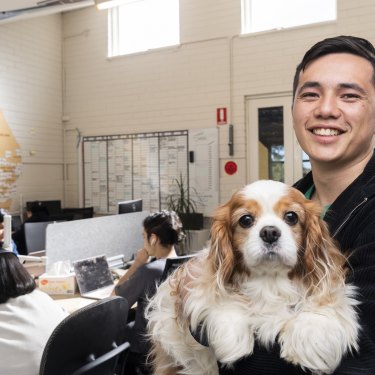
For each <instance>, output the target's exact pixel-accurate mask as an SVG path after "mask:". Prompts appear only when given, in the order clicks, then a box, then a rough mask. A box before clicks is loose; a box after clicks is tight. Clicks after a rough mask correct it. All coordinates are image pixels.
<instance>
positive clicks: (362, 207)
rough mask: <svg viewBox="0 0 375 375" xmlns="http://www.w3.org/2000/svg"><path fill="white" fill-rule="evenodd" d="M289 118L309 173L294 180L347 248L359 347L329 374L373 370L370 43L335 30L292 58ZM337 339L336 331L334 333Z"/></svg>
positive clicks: (374, 176)
mask: <svg viewBox="0 0 375 375" xmlns="http://www.w3.org/2000/svg"><path fill="white" fill-rule="evenodd" d="M293 94H294V98H293V108H292V113H293V125H294V130H295V133H296V136H297V138H298V141H299V143H300V145H301V147H302V148H303V150H304V151H305V152H306V153H307V154H308V155H309V157H310V161H311V170H312V171H311V173H309V174H308V175H307V176H306V177H305V178H303V179H302V180H301V181H299V182H298V183H297V184H296V187H297V188H298V189H300V190H301V191H302V192H303V193H305V195H306V196H307V197H308V198H310V199H312V200H314V201H317V202H318V203H320V204H321V206H322V207H324V209H325V210H324V213H325V215H324V220H325V221H326V222H327V223H328V225H329V228H330V231H331V234H332V235H333V236H334V237H335V239H336V240H337V241H338V242H339V244H340V247H341V249H342V251H345V252H347V253H348V254H349V264H350V272H349V273H348V276H347V280H348V282H350V283H353V284H354V285H355V286H356V287H357V288H358V299H359V300H360V304H359V306H358V311H359V317H360V324H361V327H362V330H361V334H360V343H359V345H360V347H359V352H358V353H353V354H349V355H347V357H346V358H345V359H344V360H343V361H342V363H341V365H340V366H339V368H338V369H337V370H336V371H335V374H340V375H341V374H351V375H354V374H356V375H357V374H358V375H359V374H375V320H374V316H375V156H374V133H375V49H374V47H373V45H372V44H371V43H370V42H369V41H367V40H365V39H362V38H356V37H352V36H339V37H334V38H328V39H325V40H323V41H321V42H318V43H317V44H315V45H314V46H313V47H312V48H311V49H310V50H309V51H308V52H307V53H306V54H305V56H304V58H303V60H302V62H301V63H300V64H299V65H298V67H297V70H296V74H295V77H294V85H293ZM337 339H338V340H339V338H337Z"/></svg>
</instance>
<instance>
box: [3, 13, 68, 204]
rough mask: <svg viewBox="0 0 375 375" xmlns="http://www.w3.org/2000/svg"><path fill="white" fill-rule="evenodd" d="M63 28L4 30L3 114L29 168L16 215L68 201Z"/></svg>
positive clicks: (38, 25)
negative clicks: (23, 206)
mask: <svg viewBox="0 0 375 375" xmlns="http://www.w3.org/2000/svg"><path fill="white" fill-rule="evenodd" d="M61 27H62V23H61V16H60V15H54V16H48V17H42V18H34V19H32V20H27V21H19V22H12V23H6V24H0V110H2V111H3V113H4V117H5V119H6V121H7V123H8V125H9V127H10V128H11V130H12V132H13V135H14V137H15V138H16V141H17V142H18V144H19V145H20V147H21V151H22V162H23V169H22V171H23V172H22V175H21V177H20V178H19V179H18V180H17V191H16V194H15V196H14V199H13V204H12V211H19V205H20V202H21V201H22V200H23V201H24V202H25V201H27V200H34V199H62V198H63V174H62V163H63V147H62V128H61V110H62V109H61V108H62V98H61V92H62V91H61ZM30 153H34V155H33V156H31V155H30Z"/></svg>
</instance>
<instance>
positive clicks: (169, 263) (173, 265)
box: [160, 254, 196, 283]
mask: <svg viewBox="0 0 375 375" xmlns="http://www.w3.org/2000/svg"><path fill="white" fill-rule="evenodd" d="M195 256H196V254H189V255H181V256H179V257H176V258H167V259H166V261H165V267H164V271H163V273H162V275H161V278H160V283H162V282H163V281H164V280H166V279H167V277H168V276H169V275H170V274H171V273H172V272H173V271H174V270H175V269H177V268H178V267H179V266H180V265H181V264H182V263H184V262H187V261H188V260H189V259H191V258H193V257H195Z"/></svg>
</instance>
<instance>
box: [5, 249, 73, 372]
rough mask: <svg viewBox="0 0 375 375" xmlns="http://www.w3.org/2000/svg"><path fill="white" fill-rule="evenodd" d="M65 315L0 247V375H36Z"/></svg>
mask: <svg viewBox="0 0 375 375" xmlns="http://www.w3.org/2000/svg"><path fill="white" fill-rule="evenodd" d="M0 245H2V243H0ZM67 315H68V314H67V313H66V312H65V311H64V310H63V309H62V308H61V307H60V306H58V305H57V304H56V303H55V302H54V301H53V300H52V299H51V298H50V297H49V296H48V295H47V294H45V293H43V292H41V291H39V290H37V289H36V285H35V281H34V279H33V278H32V276H31V275H30V274H29V273H28V272H27V270H26V269H25V268H24V267H23V266H22V264H21V263H20V262H19V260H18V258H17V256H16V255H15V254H14V253H13V252H11V251H8V250H5V249H3V248H2V247H1V246H0V353H1V355H0V374H4V375H37V374H39V366H40V361H41V358H42V354H43V350H44V346H45V344H46V343H47V340H48V338H49V337H50V335H51V333H52V331H53V330H54V329H55V327H56V326H57V325H58V324H59V323H60V322H61V321H62V320H63V319H64V318H65V317H66V316H67Z"/></svg>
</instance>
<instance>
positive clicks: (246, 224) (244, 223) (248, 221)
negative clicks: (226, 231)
mask: <svg viewBox="0 0 375 375" xmlns="http://www.w3.org/2000/svg"><path fill="white" fill-rule="evenodd" d="M239 223H240V225H241V227H242V228H250V227H251V226H252V225H253V223H254V218H253V217H252V216H251V215H244V216H242V217H241V218H240V221H239Z"/></svg>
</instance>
